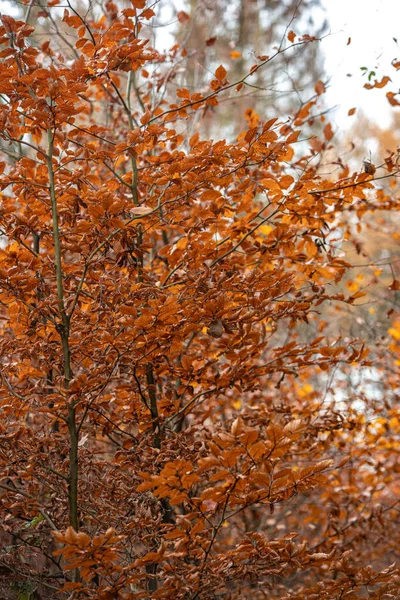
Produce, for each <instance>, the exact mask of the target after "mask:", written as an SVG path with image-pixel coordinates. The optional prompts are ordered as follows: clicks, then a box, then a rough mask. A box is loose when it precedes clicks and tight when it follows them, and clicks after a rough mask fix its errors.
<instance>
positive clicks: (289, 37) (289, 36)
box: [288, 31, 296, 44]
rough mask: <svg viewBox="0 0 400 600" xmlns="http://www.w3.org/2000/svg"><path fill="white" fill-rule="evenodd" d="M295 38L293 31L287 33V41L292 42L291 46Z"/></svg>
mask: <svg viewBox="0 0 400 600" xmlns="http://www.w3.org/2000/svg"><path fill="white" fill-rule="evenodd" d="M295 37H296V34H295V32H294V31H289V33H288V40H289V42H292V44H293V42H294V40H295Z"/></svg>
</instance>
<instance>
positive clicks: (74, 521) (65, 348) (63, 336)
mask: <svg viewBox="0 0 400 600" xmlns="http://www.w3.org/2000/svg"><path fill="white" fill-rule="evenodd" d="M53 147H54V138H53V132H52V131H51V130H50V129H49V131H48V156H47V168H48V175H49V187H50V198H51V211H52V218H53V238H54V257H55V265H56V281H57V297H58V309H59V315H60V322H59V323H58V326H57V331H58V333H59V335H60V340H61V345H62V353H63V370H64V390H65V392H66V393H67V395H68V391H69V383H70V380H71V353H70V347H69V327H70V322H69V317H68V315H67V311H66V310H65V304H64V288H63V272H62V262H61V246H60V229H59V223H58V210H57V198H56V192H55V184H54V171H53ZM67 423H68V433H69V442H70V449H69V482H68V499H69V524H70V525H71V527H73V528H74V529H75V531H78V527H79V516H78V473H79V471H78V466H79V465H78V431H77V423H76V408H75V404H74V403H73V402H70V403H69V406H68V418H67ZM76 577H77V574H76Z"/></svg>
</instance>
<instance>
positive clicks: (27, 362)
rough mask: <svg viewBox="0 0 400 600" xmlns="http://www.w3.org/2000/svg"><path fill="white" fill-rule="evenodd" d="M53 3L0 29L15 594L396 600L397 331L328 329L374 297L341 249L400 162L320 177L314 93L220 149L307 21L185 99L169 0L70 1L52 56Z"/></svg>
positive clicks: (252, 115)
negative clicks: (383, 337) (164, 27)
mask: <svg viewBox="0 0 400 600" xmlns="http://www.w3.org/2000/svg"><path fill="white" fill-rule="evenodd" d="M34 4H35V3H34V2H30V3H29V6H28V7H27V14H26V21H24V20H18V19H14V18H11V17H10V16H7V15H3V16H2V17H1V22H2V25H1V28H0V43H1V45H2V49H1V54H0V55H1V61H2V62H1V64H0V95H1V105H0V120H1V127H0V130H1V134H0V136H1V149H0V151H1V154H2V159H3V160H2V163H1V170H2V171H1V180H0V185H1V206H0V227H1V234H2V245H1V249H0V302H1V329H2V336H1V341H0V355H1V362H0V390H1V396H0V398H1V399H0V402H1V414H2V419H1V422H0V461H1V462H0V464H1V476H0V500H1V518H2V522H3V526H2V533H1V536H0V539H1V543H2V550H1V553H0V576H1V582H2V583H1V586H2V587H1V593H2V595H3V596H4V597H7V598H8V597H9V598H19V599H23V598H31V599H32V598H54V597H60V598H96V599H104V600H106V599H111V598H113V599H114V598H115V599H116V598H118V599H135V598H154V599H156V598H176V599H190V600H195V599H196V600H200V599H201V600H208V599H212V598H232V599H233V598H249V599H252V600H253V599H254V600H257V599H259V598H260V599H261V598H269V599H271V600H272V599H275V598H276V599H278V598H279V599H286V600H289V599H291V600H300V599H301V600H305V599H307V600H317V599H323V598H325V599H329V600H333V599H338V600H339V599H354V598H366V597H368V598H375V599H378V598H379V599H384V598H395V597H397V594H398V591H399V588H400V574H399V570H398V568H397V567H396V564H395V563H396V560H397V558H398V553H399V550H398V548H399V543H398V542H399V525H400V523H399V505H398V503H399V500H398V498H399V485H398V473H399V472H400V463H399V453H398V444H399V434H400V416H399V408H398V405H397V404H398V403H397V404H396V402H397V400H398V377H397V375H398V364H399V363H398V361H399V358H398V357H399V355H400V349H399V348H400V345H399V340H400V333H399V332H400V326H399V321H400V318H398V317H396V313H395V312H393V313H392V314H391V315H390V318H391V320H392V322H391V323H390V329H389V333H388V336H389V345H385V344H384V343H382V344H381V345H378V344H374V343H373V341H372V340H371V339H370V340H369V344H368V345H366V344H364V342H363V339H357V338H356V337H354V338H352V337H350V335H347V334H344V335H343V334H342V335H341V336H338V335H337V333H336V332H335V329H334V328H332V327H331V322H330V321H331V317H332V314H340V311H341V310H342V308H343V307H344V308H345V309H349V310H355V307H356V306H357V305H358V304H360V303H362V302H363V301H366V300H368V297H367V296H366V292H365V291H363V290H362V289H361V287H362V286H361V285H359V284H358V283H357V279H356V277H357V269H355V268H354V267H355V265H352V264H351V263H349V262H348V261H347V260H345V257H344V256H343V254H342V250H341V247H342V244H343V240H347V241H348V242H350V243H351V242H352V241H354V243H356V236H357V235H358V234H359V233H360V231H361V230H362V229H363V227H368V224H369V223H370V222H371V219H373V216H374V215H375V214H376V211H382V210H385V211H397V210H398V200H397V195H396V192H397V179H396V177H397V176H398V173H399V168H398V157H397V155H396V154H395V153H391V154H390V155H388V156H385V157H383V158H382V162H381V164H379V165H376V166H375V165H369V166H368V168H366V169H363V170H359V171H354V172H351V171H350V169H349V167H347V166H346V165H345V164H344V163H343V162H342V160H341V159H340V156H339V157H338V158H337V159H336V160H335V163H336V165H337V166H339V169H340V171H339V174H338V176H335V177H330V178H327V177H325V176H323V175H322V169H321V165H322V166H323V164H324V161H326V160H328V158H326V157H329V156H332V153H333V151H334V148H333V144H334V140H335V137H334V131H333V127H332V125H331V124H330V123H329V122H328V121H327V120H326V118H325V117H324V116H318V115H320V113H321V96H322V94H323V93H324V91H325V85H324V83H323V82H322V81H316V82H315V88H314V92H313V96H312V97H311V98H310V99H309V101H308V102H306V103H305V104H303V105H302V106H301V107H300V109H299V110H298V111H297V113H296V114H295V115H293V116H292V117H291V118H290V119H289V120H288V119H283V120H279V119H278V118H273V119H269V120H267V121H266V120H265V118H264V117H263V115H262V114H257V113H256V112H255V110H254V108H253V107H252V106H248V107H247V109H246V120H247V128H246V130H244V131H241V130H237V131H236V135H235V138H234V139H233V140H225V139H216V140H214V139H207V138H205V137H204V136H203V135H202V118H203V116H204V115H205V114H208V115H209V114H212V116H213V119H215V122H216V123H217V122H218V119H219V118H220V115H221V111H222V110H225V109H224V108H223V107H225V106H227V102H228V101H229V99H230V98H235V94H238V93H240V91H241V90H243V89H245V88H246V86H247V85H248V84H251V82H252V77H254V76H255V74H257V73H258V72H261V71H263V72H265V73H267V72H268V69H269V66H270V65H271V64H273V63H274V61H275V60H278V59H280V57H281V56H282V55H284V54H285V53H286V52H289V51H290V52H291V53H293V52H295V51H296V49H297V48H299V49H302V48H303V47H304V46H307V45H313V44H318V39H317V38H315V37H312V36H310V35H304V36H302V37H298V36H297V35H296V33H295V31H294V29H295V23H293V24H292V26H293V29H290V30H289V31H288V32H287V35H286V38H285V43H283V44H282V45H281V46H279V47H278V48H275V50H271V54H270V55H268V56H267V55H263V56H257V57H255V59H254V64H253V65H252V66H251V68H250V71H249V72H244V73H243V74H242V75H241V76H240V77H238V78H236V79H232V78H231V76H230V69H231V66H230V64H229V63H228V62H227V61H226V63H225V64H224V65H222V64H221V65H220V66H218V68H217V69H216V70H215V73H214V74H213V75H210V78H209V81H207V83H206V87H203V88H201V89H199V90H189V89H187V88H178V89H175V88H174V78H175V75H176V73H177V72H178V70H179V65H180V61H181V60H182V58H184V56H185V48H184V47H180V46H179V45H175V46H174V47H173V48H172V49H171V51H170V52H169V53H166V54H162V53H160V52H159V51H158V50H156V49H154V48H151V45H150V43H149V42H148V40H146V39H145V38H144V36H143V35H142V31H143V24H146V23H149V21H150V20H151V19H152V17H153V16H154V14H155V13H154V11H155V10H156V9H157V6H156V4H155V5H151V4H147V5H146V2H145V0H131V4H130V6H129V8H124V9H119V8H118V7H117V6H116V5H115V4H114V3H112V2H107V3H106V4H105V5H104V7H103V8H102V9H101V10H100V8H101V7H100V6H96V7H95V8H96V10H94V11H92V12H91V13H89V12H87V11H85V10H83V9H82V10H81V9H79V10H78V9H77V8H75V7H74V4H73V3H70V2H69V1H67V8H65V7H64V5H61V4H60V7H61V6H62V11H63V18H62V27H61V26H60V27H58V26H57V30H55V35H52V36H49V37H48V38H47V37H46V38H45V39H43V38H42V37H40V38H37V37H35V29H34V24H33V23H31V22H30V17H31V15H32V14H33V13H32V10H31V9H32V7H33V6H34ZM39 6H40V11H39V13H35V14H36V15H37V18H38V19H48V22H49V23H53V24H54V23H56V17H57V15H59V14H60V13H59V11H60V7H59V3H58V2H57V0H53V1H52V2H49V3H48V4H47V5H46V6H44V3H43V2H40V3H39ZM393 66H394V68H395V69H396V68H398V67H399V63H397V62H396V61H394V63H393ZM385 84H389V77H388V78H387V79H386V78H385V80H382V81H377V82H375V84H373V83H371V84H370V85H371V86H374V85H375V87H378V88H379V87H384V85H385ZM173 94H174V95H175V98H172V95H173ZM387 96H388V99H389V101H390V102H391V104H393V105H394V104H395V103H396V102H397V99H396V94H395V92H394V91H390V92H388V93H387ZM171 98H172V100H171ZM222 100H224V104H222V106H220V103H221V102H222ZM315 119H317V120H318V122H319V123H320V124H321V128H322V130H323V135H322V136H321V138H320V139H319V138H317V137H315V136H313V137H310V130H309V127H308V123H309V122H310V120H311V121H312V120H315ZM330 160H332V159H330ZM387 181H389V182H390V185H389V186H382V185H381V183H382V182H387ZM364 224H365V225H364ZM372 268H374V269H375V271H376V266H373V267H372ZM378 276H379V275H378V274H375V277H378ZM344 281H346V285H342V283H343V282H344ZM399 287H400V284H399V283H398V282H397V280H396V279H394V280H391V281H390V292H392V293H394V294H395V293H396V292H397V290H398V289H399ZM352 314H356V313H355V312H354V313H352ZM374 368H375V371H376V372H377V373H378V375H379V382H378V383H379V385H378V383H377V382H376V381H375V382H372V383H371V382H369V383H368V382H367V383H364V384H363V383H360V381H361V380H360V379H359V380H358V384H357V387H355V384H354V383H353V385H352V386H348V385H346V382H348V381H352V382H354V381H355V379H354V377H356V376H358V377H360V374H362V373H364V374H366V375H368V376H369V377H372V375H373V374H374V372H373V369H374Z"/></svg>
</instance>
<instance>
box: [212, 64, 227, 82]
mask: <svg viewBox="0 0 400 600" xmlns="http://www.w3.org/2000/svg"><path fill="white" fill-rule="evenodd" d="M215 77H216V78H217V79H218V81H223V80H224V79H225V77H226V69H225V67H223V66H222V65H219V67H218V69H217V70H216V71H215Z"/></svg>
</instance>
